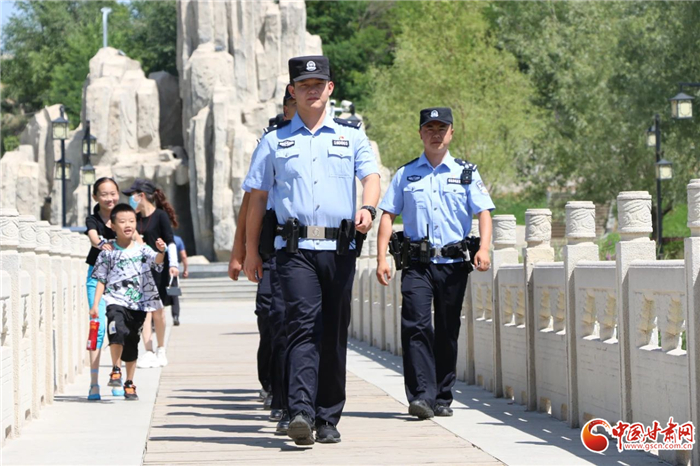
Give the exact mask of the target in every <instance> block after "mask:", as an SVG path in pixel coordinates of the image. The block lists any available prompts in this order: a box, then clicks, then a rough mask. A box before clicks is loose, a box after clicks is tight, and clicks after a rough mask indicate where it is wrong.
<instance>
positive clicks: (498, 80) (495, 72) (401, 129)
mask: <svg viewBox="0 0 700 466" xmlns="http://www.w3.org/2000/svg"><path fill="white" fill-rule="evenodd" d="M484 8H485V4H483V3H477V2H407V3H402V4H400V5H398V8H397V10H396V12H395V13H396V14H397V17H398V18H399V21H400V26H399V27H400V30H401V31H402V32H401V33H400V34H399V35H398V37H397V49H396V57H395V60H394V64H393V66H391V67H389V68H386V69H378V68H375V69H374V71H373V75H372V79H373V83H374V87H373V89H372V93H371V100H370V102H371V103H372V105H371V106H369V107H368V108H367V109H366V111H365V116H366V118H367V131H368V133H369V135H370V136H371V137H372V138H374V139H376V140H377V141H378V143H379V146H380V150H381V152H382V160H383V162H384V163H385V164H386V165H388V166H390V167H397V166H399V165H401V164H403V163H405V162H407V161H409V160H411V159H413V158H415V157H417V156H418V155H420V153H421V152H422V143H421V141H420V138H419V135H418V110H420V109H421V108H424V107H431V106H447V107H451V108H452V110H453V114H454V119H455V123H454V127H455V135H454V139H453V142H452V145H451V148H450V153H451V154H452V155H454V156H455V157H459V158H464V159H468V160H469V161H470V162H474V163H477V164H479V165H480V166H481V167H482V170H481V171H482V175H483V176H484V178H485V181H486V182H487V184H489V185H490V187H491V188H492V190H496V191H497V190H498V189H499V187H500V186H503V184H504V183H507V182H510V181H513V180H514V179H515V178H516V174H517V167H518V164H519V163H521V161H522V160H524V159H526V158H527V157H528V156H529V154H530V152H531V148H532V145H533V143H534V141H536V139H537V137H538V135H539V134H540V133H541V131H542V130H543V125H542V121H541V114H540V111H539V110H538V108H537V107H536V106H534V105H533V104H532V103H531V101H530V100H531V98H532V97H533V95H534V87H533V86H532V84H531V83H530V81H529V80H528V78H527V76H525V75H523V74H522V73H521V72H520V71H519V69H518V62H517V60H516V59H515V57H514V56H513V55H512V54H511V53H509V52H506V51H503V50H499V49H498V48H496V47H495V45H496V44H495V42H494V40H493V38H492V36H491V34H490V32H489V24H488V22H487V21H486V20H485V19H484V15H483V13H484Z"/></svg>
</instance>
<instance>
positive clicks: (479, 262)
mask: <svg viewBox="0 0 700 466" xmlns="http://www.w3.org/2000/svg"><path fill="white" fill-rule="evenodd" d="M474 265H476V270H478V271H479V272H486V271H487V270H488V269H489V268H490V267H491V258H490V257H489V252H488V251H487V250H484V249H479V251H478V252H477V253H476V255H475V256H474Z"/></svg>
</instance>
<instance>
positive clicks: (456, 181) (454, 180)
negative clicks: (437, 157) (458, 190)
mask: <svg viewBox="0 0 700 466" xmlns="http://www.w3.org/2000/svg"><path fill="white" fill-rule="evenodd" d="M447 184H469V183H463V182H462V180H461V179H459V178H447Z"/></svg>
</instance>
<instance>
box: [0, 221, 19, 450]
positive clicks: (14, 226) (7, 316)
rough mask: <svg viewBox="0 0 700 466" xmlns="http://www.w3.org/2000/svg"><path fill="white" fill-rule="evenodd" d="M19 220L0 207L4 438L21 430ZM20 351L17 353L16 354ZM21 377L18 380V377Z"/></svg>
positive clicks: (0, 297)
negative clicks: (17, 403) (17, 318)
mask: <svg viewBox="0 0 700 466" xmlns="http://www.w3.org/2000/svg"><path fill="white" fill-rule="evenodd" d="M18 246H19V220H18V218H17V210H15V209H14V208H12V209H1V210H0V266H2V273H1V274H0V277H1V278H2V283H1V285H2V289H1V290H0V299H1V300H2V301H0V304H1V305H2V308H1V311H2V322H1V323H0V325H2V328H1V331H2V334H0V338H1V339H2V340H1V341H0V343H2V346H1V347H0V364H2V378H1V379H0V381H1V382H0V383H1V387H0V388H1V390H0V392H2V442H3V444H4V443H5V441H6V439H7V438H8V437H13V436H15V435H16V433H17V431H18V427H17V422H16V407H15V397H16V387H15V386H16V384H18V382H19V380H18V374H17V372H18V368H19V362H18V358H19V344H18V343H17V341H18V338H19V337H18V336H17V335H15V322H14V314H15V312H14V310H15V309H17V308H19V300H20V296H19V283H18V276H19V254H18V252H17V247H18ZM15 353H17V354H15ZM15 379H17V380H15Z"/></svg>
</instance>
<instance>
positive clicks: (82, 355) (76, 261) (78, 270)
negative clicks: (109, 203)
mask: <svg viewBox="0 0 700 466" xmlns="http://www.w3.org/2000/svg"><path fill="white" fill-rule="evenodd" d="M81 236H82V235H80V234H79V233H73V234H72V235H71V246H72V248H71V252H72V254H71V257H72V259H73V260H72V261H71V262H72V267H71V268H72V274H73V289H72V292H73V330H74V334H73V336H74V338H73V339H72V340H71V345H72V346H73V354H74V355H75V372H76V373H77V374H80V373H82V372H83V368H84V367H85V363H86V359H87V355H88V353H87V351H86V350H85V340H86V339H87V326H86V323H87V322H89V318H88V316H87V313H88V311H87V306H86V304H85V300H84V297H85V293H84V292H83V286H84V284H85V273H84V272H83V264H84V263H85V255H83V248H82V240H81Z"/></svg>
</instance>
